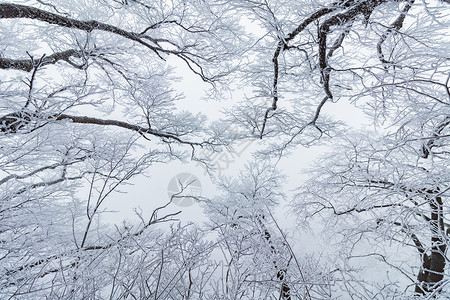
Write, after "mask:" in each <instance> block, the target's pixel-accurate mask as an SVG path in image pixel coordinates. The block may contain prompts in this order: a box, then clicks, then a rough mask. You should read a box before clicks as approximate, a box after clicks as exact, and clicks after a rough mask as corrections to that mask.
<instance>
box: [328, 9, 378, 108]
mask: <svg viewBox="0 0 450 300" xmlns="http://www.w3.org/2000/svg"><path fill="white" fill-rule="evenodd" d="M385 1H386V0H367V1H363V2H359V3H357V4H356V5H354V6H353V7H351V8H350V9H348V10H347V11H346V12H343V13H339V14H335V15H333V16H332V17H330V18H328V19H327V20H326V21H324V22H323V23H322V24H321V25H320V27H319V68H320V72H321V75H322V84H323V88H324V91H325V94H326V95H327V96H328V97H329V98H330V99H333V94H332V93H331V90H330V72H331V69H330V66H329V65H328V59H327V37H328V33H329V32H330V29H331V28H332V27H335V26H340V25H344V24H346V23H347V22H349V21H352V20H353V19H354V18H355V17H356V16H358V15H363V16H364V17H365V18H366V20H367V19H368V18H369V17H370V15H371V14H372V11H373V10H374V9H375V7H377V6H379V5H380V4H382V3H383V2H385Z"/></svg>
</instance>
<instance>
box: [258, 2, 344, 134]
mask: <svg viewBox="0 0 450 300" xmlns="http://www.w3.org/2000/svg"><path fill="white" fill-rule="evenodd" d="M335 9H337V7H333V8H322V9H320V10H318V11H316V12H315V13H313V14H312V15H311V16H309V17H308V18H306V19H305V20H304V21H303V22H302V23H301V24H300V25H298V26H297V28H295V29H294V30H293V31H292V32H291V33H290V34H289V35H288V36H287V37H286V38H284V39H281V40H280V41H279V42H278V46H277V48H276V50H275V52H274V54H273V57H272V62H273V74H274V75H273V86H272V97H273V98H272V106H271V107H269V108H268V109H267V110H266V112H265V114H264V120H263V124H262V127H261V133H260V138H261V139H262V137H263V134H264V130H265V128H266V123H267V120H268V119H269V114H270V112H271V111H275V110H276V109H277V102H278V81H279V64H278V57H279V56H280V54H281V53H282V52H283V51H284V50H286V49H289V45H288V43H289V42H290V41H292V40H293V39H294V38H295V37H296V36H297V35H298V34H300V33H301V32H302V31H303V30H305V28H306V27H308V25H310V24H311V23H312V22H314V21H316V20H318V19H319V18H320V17H322V16H324V15H326V14H329V13H330V12H332V11H334V10H335Z"/></svg>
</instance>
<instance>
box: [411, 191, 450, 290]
mask: <svg viewBox="0 0 450 300" xmlns="http://www.w3.org/2000/svg"><path fill="white" fill-rule="evenodd" d="M428 193H429V194H431V195H430V196H429V205H430V208H431V218H430V221H429V225H430V227H431V228H430V230H431V251H430V253H429V254H427V253H422V255H421V256H422V266H421V270H420V271H419V274H418V275H417V281H418V283H417V285H416V288H415V292H416V293H418V294H423V295H424V294H427V293H431V292H434V291H436V290H438V289H439V287H440V283H441V281H442V280H443V279H444V269H445V265H446V262H445V252H446V250H447V244H446V241H445V227H444V226H445V225H444V210H443V201H442V197H441V196H435V197H432V194H435V193H436V192H435V191H428Z"/></svg>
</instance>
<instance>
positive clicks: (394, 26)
mask: <svg viewBox="0 0 450 300" xmlns="http://www.w3.org/2000/svg"><path fill="white" fill-rule="evenodd" d="M414 1H415V0H409V1H408V3H406V5H405V7H404V8H403V9H402V12H401V14H400V16H398V18H397V19H396V20H395V21H394V22H393V23H392V25H391V26H390V27H389V28H388V30H387V31H386V32H385V33H383V35H382V36H381V37H380V40H379V41H378V44H377V51H378V59H379V60H380V61H381V62H382V63H383V64H390V62H389V61H387V60H386V59H385V58H384V54H383V48H382V45H383V43H384V42H385V41H386V39H387V38H388V36H389V35H391V34H396V33H397V32H398V31H399V30H400V29H401V28H402V27H403V21H404V20H405V17H406V15H407V13H408V11H409V9H410V8H411V6H412V5H413V3H414Z"/></svg>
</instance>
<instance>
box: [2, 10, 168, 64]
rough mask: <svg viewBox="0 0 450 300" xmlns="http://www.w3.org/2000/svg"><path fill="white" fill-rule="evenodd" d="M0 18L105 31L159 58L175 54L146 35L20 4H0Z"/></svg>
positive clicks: (88, 30)
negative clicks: (162, 54)
mask: <svg viewBox="0 0 450 300" xmlns="http://www.w3.org/2000/svg"><path fill="white" fill-rule="evenodd" d="M0 18H5V19H18V18H27V19H34V20H39V21H42V22H46V23H49V24H55V25H58V26H62V27H67V28H75V29H79V30H82V31H86V32H91V31H93V30H102V31H107V32H110V33H113V34H117V35H119V36H122V37H124V38H127V39H129V40H133V41H135V42H138V43H140V44H142V45H144V46H145V47H147V48H149V49H151V50H152V51H154V52H155V53H156V54H157V55H158V56H159V57H160V58H161V56H160V54H159V52H166V53H175V52H176V51H170V50H164V49H162V48H160V47H159V46H158V42H159V40H158V39H155V38H152V37H150V36H148V35H142V34H139V33H135V32H131V31H127V30H124V29H121V28H119V27H116V26H113V25H110V24H106V23H102V22H98V21H96V20H89V21H80V20H77V19H73V18H69V17H65V16H62V15H58V14H55V13H51V12H47V11H45V10H42V9H39V8H35V7H31V6H26V5H20V4H12V3H1V4H0ZM144 39H145V40H148V41H151V42H152V43H154V44H155V45H156V46H152V45H150V44H149V43H147V42H146V41H144Z"/></svg>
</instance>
